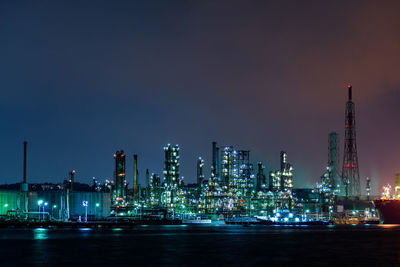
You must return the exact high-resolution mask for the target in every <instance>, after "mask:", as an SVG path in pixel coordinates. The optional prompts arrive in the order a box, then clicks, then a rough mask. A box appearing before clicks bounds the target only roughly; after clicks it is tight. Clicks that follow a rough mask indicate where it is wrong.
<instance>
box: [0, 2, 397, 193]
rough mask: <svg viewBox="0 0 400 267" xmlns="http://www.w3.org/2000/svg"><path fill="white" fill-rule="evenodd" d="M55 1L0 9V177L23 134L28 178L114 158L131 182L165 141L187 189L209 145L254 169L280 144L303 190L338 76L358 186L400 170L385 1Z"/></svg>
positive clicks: (335, 105) (95, 169) (13, 168)
mask: <svg viewBox="0 0 400 267" xmlns="http://www.w3.org/2000/svg"><path fill="white" fill-rule="evenodd" d="M56 2H57V3H55V1H40V2H32V1H27V2H24V1H18V3H14V1H1V3H0V36H1V41H0V59H1V61H0V62H1V63H0V90H1V98H0V119H1V122H2V125H3V127H2V128H1V132H0V137H1V138H0V147H1V150H2V155H3V156H2V157H1V160H0V183H3V182H8V183H13V182H18V181H20V180H21V177H22V142H23V141H24V140H25V139H26V140H28V142H29V146H28V149H29V162H28V168H29V169H28V174H29V175H28V181H31V182H41V181H51V182H56V181H61V180H62V179H63V178H65V176H66V175H67V173H68V171H69V170H71V169H76V170H77V179H78V181H83V182H89V181H90V180H91V177H93V176H95V177H97V178H99V179H103V178H105V177H112V173H113V157H112V156H113V153H114V152H115V151H116V150H119V149H124V150H125V151H126V153H127V156H128V158H127V159H128V160H129V161H128V164H127V167H128V170H127V175H128V178H129V179H131V176H132V170H131V169H132V166H133V164H132V162H131V160H132V154H134V153H136V154H138V155H139V167H140V168H139V172H140V176H141V180H142V179H144V173H145V169H146V168H149V169H150V172H156V173H159V174H161V171H162V168H163V151H162V147H163V146H164V145H165V144H167V143H169V142H170V143H173V144H175V143H178V144H179V145H180V146H181V152H182V156H181V158H182V162H181V165H182V170H181V174H182V175H183V176H185V178H186V181H187V182H194V181H195V164H196V158H197V157H198V156H202V157H203V158H205V160H206V166H207V168H206V174H209V166H210V163H211V162H210V159H211V142H212V141H217V142H218V144H220V145H234V146H235V147H237V148H238V149H248V150H251V158H252V160H253V161H254V162H257V161H262V162H263V163H264V164H265V165H266V166H267V171H269V170H274V169H276V168H278V161H279V153H280V151H281V150H285V151H287V152H288V156H289V161H290V162H291V163H292V164H293V165H294V167H295V186H297V187H306V186H311V185H312V184H314V183H315V182H316V181H317V180H318V179H319V177H320V175H321V174H322V172H323V171H324V169H325V165H326V162H327V146H328V133H329V132H330V131H337V132H338V133H339V134H340V137H341V140H340V151H341V152H343V133H344V110H345V101H346V97H347V92H346V90H347V88H346V85H347V83H351V84H352V85H353V99H354V101H355V103H356V124H357V138H358V140H357V141H358V152H359V162H360V174H361V179H362V184H364V180H365V177H366V176H369V177H371V179H372V186H373V189H374V190H375V191H376V190H377V188H378V186H379V187H381V186H382V184H383V183H388V182H392V181H393V177H394V173H396V172H400V166H399V165H400V164H399V156H398V154H399V152H400V144H399V142H398V140H399V137H398V136H399V130H400V125H399V123H398V122H399V115H400V104H399V103H400V90H399V88H400V87H399V86H400V75H399V71H400V34H399V29H400V16H399V15H398V14H400V4H399V2H397V1H392V2H391V1H385V2H384V3H383V1H379V2H378V1H329V2H328V1H269V2H268V1H251V2H250V1H221V2H220V1H188V2H183V1H182V2H180V1H159V2H157V1H145V3H146V4H144V3H141V2H139V1H138V3H137V4H135V3H133V1H126V2H123V3H122V2H120V3H115V2H116V1H92V2H90V1H87V2H86V1H85V3H81V2H82V1H65V2H62V1H56ZM214 2H215V3H214ZM142 181H143V180H142ZM363 189H364V188H363Z"/></svg>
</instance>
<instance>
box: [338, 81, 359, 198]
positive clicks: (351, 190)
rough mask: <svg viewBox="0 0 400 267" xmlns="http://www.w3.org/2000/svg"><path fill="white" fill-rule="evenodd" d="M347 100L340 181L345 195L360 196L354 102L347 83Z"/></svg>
mask: <svg viewBox="0 0 400 267" xmlns="http://www.w3.org/2000/svg"><path fill="white" fill-rule="evenodd" d="M347 88H348V89H349V100H348V101H347V103H346V120H345V122H346V123H345V136H344V152H343V153H344V157H343V168H342V181H343V185H344V187H345V192H346V197H348V196H360V190H361V189H360V173H359V170H358V157H357V144H356V121H355V110H354V102H353V100H352V91H351V89H352V86H351V85H348V86H347Z"/></svg>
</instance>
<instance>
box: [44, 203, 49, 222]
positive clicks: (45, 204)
mask: <svg viewBox="0 0 400 267" xmlns="http://www.w3.org/2000/svg"><path fill="white" fill-rule="evenodd" d="M47 205H49V203H47V202H45V203H44V205H43V221H44V207H47Z"/></svg>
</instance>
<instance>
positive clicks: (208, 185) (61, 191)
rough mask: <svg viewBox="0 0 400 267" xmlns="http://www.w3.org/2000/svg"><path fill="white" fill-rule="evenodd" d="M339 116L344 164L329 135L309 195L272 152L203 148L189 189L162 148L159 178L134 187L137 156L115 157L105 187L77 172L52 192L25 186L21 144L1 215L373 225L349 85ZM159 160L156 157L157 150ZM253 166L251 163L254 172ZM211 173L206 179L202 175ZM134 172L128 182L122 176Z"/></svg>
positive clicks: (172, 151) (170, 151)
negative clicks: (255, 155)
mask: <svg viewBox="0 0 400 267" xmlns="http://www.w3.org/2000/svg"><path fill="white" fill-rule="evenodd" d="M347 89H348V101H347V103H346V109H345V136H344V150H343V161H342V166H341V168H340V166H339V164H340V163H339V162H340V160H341V157H340V154H339V143H340V142H339V139H340V138H339V135H338V133H337V132H331V133H329V134H328V151H327V152H328V153H327V154H328V156H327V165H326V172H324V173H323V175H322V176H321V178H320V179H316V181H315V182H316V183H315V187H314V188H302V187H299V188H295V187H294V181H295V179H296V171H295V170H296V169H295V164H292V163H291V161H290V153H288V152H287V151H280V152H277V157H279V159H280V161H279V163H280V164H279V166H269V167H270V169H271V171H269V172H268V173H266V165H267V163H265V162H261V161H258V160H256V159H252V158H251V157H250V155H251V153H250V150H246V149H241V148H240V149H238V148H236V147H234V146H226V145H225V146H220V145H218V144H217V142H212V144H211V145H210V153H211V158H212V162H211V164H210V166H206V165H205V161H204V160H203V158H202V157H198V159H197V161H196V160H195V161H196V162H197V164H196V166H197V170H196V173H195V174H193V175H196V181H197V182H196V183H194V184H189V183H185V180H184V178H183V177H182V176H181V174H180V165H181V160H180V151H181V148H180V147H179V145H173V144H167V145H166V146H165V147H164V148H163V152H164V171H163V173H162V174H156V173H152V172H151V171H150V170H148V169H147V170H146V173H145V183H144V184H140V183H139V172H138V164H140V163H139V161H138V156H137V155H136V154H135V155H132V156H130V155H126V154H125V152H124V151H123V150H118V151H116V152H115V153H114V155H113V157H111V156H110V160H114V166H115V168H114V170H110V172H111V171H113V173H114V177H113V179H111V180H105V181H97V180H96V179H93V183H92V184H91V185H89V184H82V183H79V182H78V181H77V179H76V173H77V172H76V171H75V170H70V171H69V172H68V178H67V179H65V180H64V181H63V182H61V183H59V184H48V183H45V184H29V183H28V180H27V164H26V162H27V155H28V153H27V149H28V148H27V145H28V144H27V142H24V143H23V148H24V149H23V156H24V161H23V162H24V163H23V179H22V181H21V182H20V183H15V184H8V185H1V186H0V190H1V191H0V203H1V207H0V213H1V215H2V218H3V219H4V220H8V221H59V222H72V221H78V222H88V221H101V220H103V221H107V220H111V219H113V220H115V219H128V220H132V221H135V220H140V221H146V222H160V221H164V222H165V221H168V220H180V221H181V222H192V223H194V222H197V223H202V222H208V223H209V222H218V221H220V222H221V221H222V222H226V223H237V222H246V223H248V222H257V223H265V224H271V223H278V224H296V223H297V224H300V223H303V224H307V223H316V222H321V223H322V222H324V223H367V222H368V223H377V222H378V215H377V212H376V211H375V209H374V206H373V203H372V201H371V199H370V180H369V179H368V180H367V188H366V189H365V192H366V194H365V195H362V194H361V192H362V190H361V187H360V175H359V166H358V156H357V145H356V127H355V104H354V102H353V100H352V86H351V85H349V86H348V87H347ZM160 152H161V150H160ZM253 162H256V164H255V165H253ZM207 167H209V168H210V171H211V172H210V173H211V175H210V177H206V176H205V171H204V169H205V168H207ZM126 168H133V177H127V176H126V174H125V173H126Z"/></svg>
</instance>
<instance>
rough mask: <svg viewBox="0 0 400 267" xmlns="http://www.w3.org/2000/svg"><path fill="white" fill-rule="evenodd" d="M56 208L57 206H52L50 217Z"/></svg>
mask: <svg viewBox="0 0 400 267" xmlns="http://www.w3.org/2000/svg"><path fill="white" fill-rule="evenodd" d="M56 208H57V205H53V207H52V208H51V217H54V209H56Z"/></svg>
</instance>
